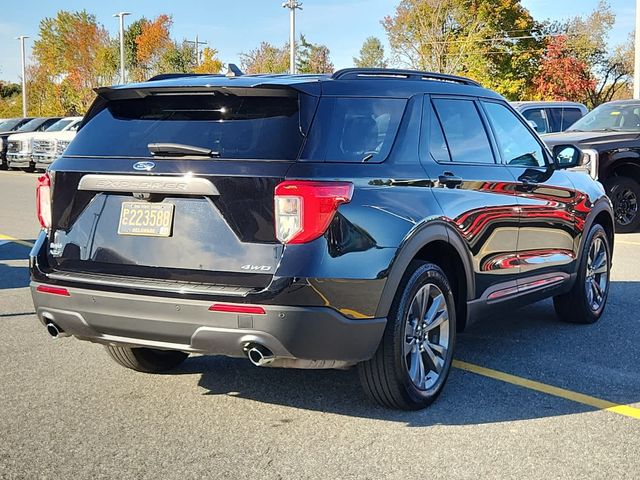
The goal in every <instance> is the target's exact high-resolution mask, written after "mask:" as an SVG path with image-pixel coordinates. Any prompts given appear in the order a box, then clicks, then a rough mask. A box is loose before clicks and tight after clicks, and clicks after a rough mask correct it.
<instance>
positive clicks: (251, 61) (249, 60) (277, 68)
mask: <svg viewBox="0 0 640 480" xmlns="http://www.w3.org/2000/svg"><path fill="white" fill-rule="evenodd" d="M240 65H241V68H242V71H244V72H245V73H286V72H288V71H289V46H288V45H285V46H284V47H282V48H279V47H276V46H274V45H272V44H270V43H269V42H261V43H260V46H259V47H258V48H255V49H253V50H250V51H249V52H248V53H241V54H240Z"/></svg>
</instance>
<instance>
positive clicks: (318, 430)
mask: <svg viewBox="0 0 640 480" xmlns="http://www.w3.org/2000/svg"><path fill="white" fill-rule="evenodd" d="M35 179H36V176H35V175H30V174H23V173H17V172H0V325H1V326H2V332H1V333H0V377H1V379H0V402H1V404H0V478H60V479H67V478H75V479H80V478H265V479H266V478H323V479H331V478H418V477H422V478H427V477H431V478H481V477H485V478H486V477H489V478H519V479H520V478H579V477H588V478H638V477H639V476H640V442H639V441H638V439H639V437H640V328H639V327H640V313H639V312H640V255H639V253H640V233H637V234H631V235H618V236H617V237H616V242H617V243H616V247H615V253H614V269H613V283H612V289H611V293H610V297H609V304H608V307H607V311H606V313H605V315H604V317H603V318H602V319H601V321H600V322H599V323H597V324H595V325H590V326H576V325H566V324H563V323H560V322H559V321H557V320H556V317H555V314H554V311H553V308H552V306H551V303H550V302H542V303H538V304H536V305H533V306H530V307H528V308H526V309H523V310H519V311H514V312H512V313H511V314H509V315H503V316H501V317H499V318H498V317H496V318H489V319H487V320H485V321H484V322H482V323H479V324H476V325H474V326H473V327H472V328H470V329H469V330H468V331H467V332H465V333H464V334H462V335H461V336H460V337H459V338H458V345H457V354H456V358H457V359H458V361H457V363H456V365H457V368H455V369H454V370H453V371H452V373H451V376H450V378H449V382H448V385H447V387H446V389H445V391H444V393H443V394H442V396H441V397H440V399H439V400H438V401H437V402H436V403H435V404H434V405H433V406H432V407H431V408H430V409H427V410H424V411H421V412H411V413H407V412H395V411H389V410H385V409H382V408H378V407H376V406H374V405H373V404H372V403H370V402H369V401H368V400H367V399H366V398H365V397H364V394H363V393H362V391H361V389H360V386H359V384H358V378H357V374H356V372H355V371H295V370H276V369H258V368H256V367H253V366H251V365H250V364H249V362H248V361H246V360H236V359H226V358H223V357H203V356H196V357H191V358H190V359H188V360H187V361H186V362H185V364H184V365H183V366H182V367H181V369H180V370H178V371H175V372H173V373H172V374H169V375H145V374H140V373H135V372H132V371H128V370H125V369H123V368H121V367H119V366H117V365H116V364H115V363H113V362H112V361H110V359H109V358H108V356H107V354H106V352H104V351H103V349H102V348H101V347H99V346H97V345H94V344H89V343H85V342H79V341H77V340H74V339H61V340H57V341H52V340H51V339H50V338H49V336H48V335H47V333H46V331H45V329H44V328H43V327H42V326H41V325H40V324H39V322H38V321H37V320H36V317H35V315H34V313H33V306H32V304H31V299H30V295H29V291H28V288H27V285H28V270H27V263H28V262H27V260H26V258H27V256H28V252H29V245H28V244H29V243H30V242H32V241H33V239H34V237H35V236H36V233H37V231H38V225H37V221H36V219H35V213H34V212H35V207H34V193H33V192H34V187H35ZM505 374H508V375H507V376H505Z"/></svg>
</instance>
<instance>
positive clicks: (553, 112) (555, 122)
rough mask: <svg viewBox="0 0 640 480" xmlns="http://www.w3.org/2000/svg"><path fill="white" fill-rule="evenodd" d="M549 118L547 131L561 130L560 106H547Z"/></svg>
mask: <svg viewBox="0 0 640 480" xmlns="http://www.w3.org/2000/svg"><path fill="white" fill-rule="evenodd" d="M547 117H548V118H549V133H554V132H561V131H562V108H560V107H556V108H547Z"/></svg>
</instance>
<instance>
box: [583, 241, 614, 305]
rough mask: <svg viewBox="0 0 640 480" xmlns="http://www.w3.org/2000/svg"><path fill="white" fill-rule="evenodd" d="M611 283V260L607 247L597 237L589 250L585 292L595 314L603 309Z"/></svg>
mask: <svg viewBox="0 0 640 480" xmlns="http://www.w3.org/2000/svg"><path fill="white" fill-rule="evenodd" d="M608 283H609V259H608V254H607V247H606V245H605V243H604V241H603V240H602V238H599V237H596V238H594V240H593V243H592V244H591V247H590V248H589V254H588V256H587V271H586V275H585V285H584V288H585V292H586V295H587V303H588V304H589V308H591V310H593V311H594V312H595V311H597V310H599V309H600V307H602V305H603V303H604V301H605V298H606V292H607V287H608Z"/></svg>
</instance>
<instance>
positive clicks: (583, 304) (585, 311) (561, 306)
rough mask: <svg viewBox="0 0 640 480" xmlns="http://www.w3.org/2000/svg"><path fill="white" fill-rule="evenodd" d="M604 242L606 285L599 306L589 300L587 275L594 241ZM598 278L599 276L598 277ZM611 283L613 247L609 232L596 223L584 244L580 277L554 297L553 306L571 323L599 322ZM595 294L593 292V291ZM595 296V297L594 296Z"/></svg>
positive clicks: (559, 315) (563, 318) (559, 314)
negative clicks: (570, 287) (567, 289)
mask: <svg viewBox="0 0 640 480" xmlns="http://www.w3.org/2000/svg"><path fill="white" fill-rule="evenodd" d="M596 242H602V244H603V245H604V248H605V252H606V259H605V265H606V287H605V288H604V289H601V288H600V287H598V289H599V290H598V291H600V290H602V300H601V301H600V302H599V303H598V306H597V308H594V305H593V304H592V303H591V302H590V301H589V296H588V293H587V275H588V271H589V268H590V265H589V263H590V260H589V256H590V255H589V254H590V251H591V249H592V248H594V243H596ZM596 279H597V278H596ZM610 284H611V247H610V245H609V238H608V237H607V233H606V232H605V230H604V228H602V226H601V225H598V224H596V225H594V226H593V227H592V228H591V230H590V231H589V234H588V235H587V239H586V241H585V244H584V249H583V252H582V258H581V259H580V267H579V268H578V277H577V278H576V282H575V284H574V285H573V288H572V289H571V290H570V291H569V292H568V293H565V294H563V295H557V296H555V297H553V306H554V308H555V310H556V313H557V314H558V317H560V319H561V320H563V321H565V322H569V323H582V324H589V323H595V322H597V321H598V320H599V319H600V317H601V316H602V313H603V312H604V309H605V307H606V305H607V297H608V296H609V286H610ZM592 295H593V293H592ZM594 298H595V297H594Z"/></svg>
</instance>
